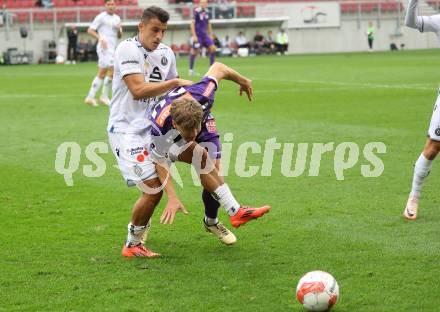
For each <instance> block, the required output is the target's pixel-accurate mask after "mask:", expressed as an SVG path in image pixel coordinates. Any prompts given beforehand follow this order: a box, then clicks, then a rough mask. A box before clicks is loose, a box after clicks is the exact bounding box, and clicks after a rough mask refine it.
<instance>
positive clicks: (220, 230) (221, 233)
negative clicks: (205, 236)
mask: <svg viewBox="0 0 440 312" xmlns="http://www.w3.org/2000/svg"><path fill="white" fill-rule="evenodd" d="M203 225H204V226H205V230H206V231H207V232H209V233H211V234H214V235H215V236H217V237H218V239H219V240H220V241H221V242H222V243H223V244H225V245H233V244H235V242H236V241H237V237H235V235H234V233H232V232H231V231H229V230H228V229H227V228H226V227H225V226H224V225H223V223H221V222H217V224H214V225H207V224H206V223H205V220H203Z"/></svg>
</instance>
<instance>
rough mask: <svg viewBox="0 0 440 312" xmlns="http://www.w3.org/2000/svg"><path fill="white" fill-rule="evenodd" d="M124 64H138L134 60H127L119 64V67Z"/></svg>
mask: <svg viewBox="0 0 440 312" xmlns="http://www.w3.org/2000/svg"><path fill="white" fill-rule="evenodd" d="M125 64H139V62H138V61H136V60H127V61H123V62H122V63H121V65H125Z"/></svg>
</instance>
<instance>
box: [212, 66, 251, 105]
mask: <svg viewBox="0 0 440 312" xmlns="http://www.w3.org/2000/svg"><path fill="white" fill-rule="evenodd" d="M205 76H211V77H214V78H215V79H217V82H219V83H220V80H222V79H226V80H231V81H233V82H235V83H236V84H238V85H239V86H240V96H241V95H242V94H243V92H245V93H246V94H247V97H248V99H249V101H252V81H251V80H250V79H248V78H246V77H245V76H243V75H241V74H240V73H239V72H237V71H235V70H234V69H232V68H230V67H229V66H226V65H225V64H222V63H219V62H215V63H214V64H212V66H211V67H210V68H209V70H208V72H207V73H206V75H205Z"/></svg>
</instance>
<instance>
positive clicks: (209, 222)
mask: <svg viewBox="0 0 440 312" xmlns="http://www.w3.org/2000/svg"><path fill="white" fill-rule="evenodd" d="M205 223H206V225H216V224H217V223H218V219H217V218H214V219H213V218H210V217H207V216H205Z"/></svg>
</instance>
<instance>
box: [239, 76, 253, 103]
mask: <svg viewBox="0 0 440 312" xmlns="http://www.w3.org/2000/svg"><path fill="white" fill-rule="evenodd" d="M243 92H245V93H246V95H247V97H248V99H249V101H252V80H249V79H246V81H244V82H242V83H240V96H242V95H243Z"/></svg>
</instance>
